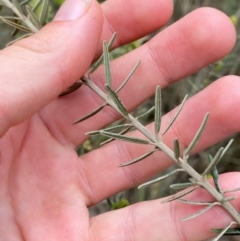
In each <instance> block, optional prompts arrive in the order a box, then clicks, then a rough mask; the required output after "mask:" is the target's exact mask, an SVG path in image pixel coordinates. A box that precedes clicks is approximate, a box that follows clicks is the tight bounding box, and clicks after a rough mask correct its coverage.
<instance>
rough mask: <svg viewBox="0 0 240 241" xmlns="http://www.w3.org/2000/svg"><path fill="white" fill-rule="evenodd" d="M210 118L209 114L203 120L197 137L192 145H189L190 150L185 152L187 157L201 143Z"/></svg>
mask: <svg viewBox="0 0 240 241" xmlns="http://www.w3.org/2000/svg"><path fill="white" fill-rule="evenodd" d="M208 117H209V113H207V114H206V115H205V116H204V118H203V121H202V124H201V126H200V128H199V129H198V131H197V133H196V135H195V136H194V138H193V140H192V141H191V143H190V144H189V146H188V148H187V149H186V150H185V155H186V156H187V155H189V153H190V151H191V150H192V149H193V148H194V147H195V146H196V144H197V142H198V141H199V139H200V137H201V135H202V133H203V131H204V129H205V126H206V124H207V121H208Z"/></svg>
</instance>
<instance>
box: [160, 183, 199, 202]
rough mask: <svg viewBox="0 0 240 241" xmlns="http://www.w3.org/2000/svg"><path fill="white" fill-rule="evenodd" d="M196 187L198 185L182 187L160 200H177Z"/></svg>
mask: <svg viewBox="0 0 240 241" xmlns="http://www.w3.org/2000/svg"><path fill="white" fill-rule="evenodd" d="M197 188H198V186H192V187H189V188H187V189H184V190H182V191H180V192H178V193H176V194H175V195H173V196H171V197H169V198H166V199H165V200H163V201H162V203H166V202H171V201H174V200H177V199H179V198H181V197H183V196H185V195H187V194H188V193H191V192H192V191H194V190H195V189H197Z"/></svg>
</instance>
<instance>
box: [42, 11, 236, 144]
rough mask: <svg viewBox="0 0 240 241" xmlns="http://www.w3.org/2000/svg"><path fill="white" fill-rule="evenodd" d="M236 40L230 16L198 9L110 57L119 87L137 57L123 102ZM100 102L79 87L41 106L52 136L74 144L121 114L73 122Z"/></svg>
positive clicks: (134, 102)
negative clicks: (132, 48) (141, 43)
mask: <svg viewBox="0 0 240 241" xmlns="http://www.w3.org/2000/svg"><path fill="white" fill-rule="evenodd" d="M223 29H224V31H225V32H226V34H225V35H226V36H225V38H224V39H222V38H221V39H220V38H219V37H218V36H219V35H221V34H222V31H223ZM234 43H235V30H234V27H233V26H232V23H231V22H230V20H229V18H228V17H226V16H225V15H224V14H222V13H221V12H219V11H217V10H215V9H211V8H203V9H198V10H196V11H194V12H192V13H190V14H189V15H187V16H186V17H185V18H183V19H181V20H180V21H178V22H176V23H175V24H173V25H172V26H170V27H168V28H167V29H165V30H164V31H162V32H161V33H160V34H158V35H157V36H156V37H155V38H154V39H152V40H151V41H149V42H148V43H147V44H145V45H144V46H142V47H140V48H138V49H137V50H135V51H132V52H131V53H129V54H127V55H125V56H123V57H121V58H119V59H117V60H115V61H113V62H112V65H111V66H112V79H113V86H114V88H117V87H118V86H119V85H120V84H121V82H122V81H123V80H124V79H125V77H126V76H127V75H128V74H129V72H130V70H131V69H132V67H133V66H134V65H135V64H136V62H137V61H138V60H139V59H140V60H141V64H140V66H139V68H138V69H137V71H136V72H135V74H134V75H133V76H132V78H131V80H130V81H129V83H128V84H127V85H126V87H125V88H124V89H123V90H122V91H121V92H120V93H119V95H120V98H121V100H122V102H123V103H124V104H125V105H126V106H127V108H128V109H129V110H132V109H134V108H135V107H136V106H138V105H139V104H140V103H142V102H143V101H144V100H146V99H147V98H149V97H150V96H152V94H153V93H154V91H155V87H156V85H161V87H162V88H164V87H166V86H168V85H169V84H171V83H173V82H175V81H177V80H179V79H181V78H183V77H184V76H187V75H189V74H191V73H193V72H196V71H197V70H200V69H201V68H203V67H204V66H206V65H208V64H209V63H211V62H213V61H216V60H218V59H220V58H222V57H223V56H224V55H226V54H227V53H228V52H229V51H230V50H231V49H232V47H233V45H234ZM103 76H104V73H103V69H102V68H100V69H99V71H97V72H96V74H94V75H92V78H93V80H94V82H95V83H96V84H97V85H99V86H102V85H104V80H103ZM133 97H134V98H133ZM102 103H103V101H102V100H101V99H100V98H98V97H97V96H96V94H95V93H93V92H92V91H91V90H89V89H88V88H87V87H83V88H81V89H80V90H79V91H76V92H75V93H73V94H71V95H69V96H66V97H64V98H62V99H57V100H55V101H54V103H52V104H51V105H49V106H48V107H47V108H46V109H45V110H44V111H43V112H42V118H43V119H44V120H45V121H46V122H47V123H48V127H49V128H50V130H52V132H53V133H54V135H55V137H56V138H58V136H59V132H60V133H61V136H65V138H66V140H67V141H69V142H70V143H73V144H74V145H76V146H77V145H79V144H80V143H81V142H82V141H83V140H84V139H85V138H86V136H85V135H84V134H85V133H86V132H87V131H90V130H94V129H98V128H101V127H103V126H105V125H107V124H109V123H111V122H113V121H114V120H116V119H117V118H119V116H118V115H116V112H115V111H113V110H111V109H109V108H104V109H103V110H102V111H101V112H100V113H99V114H98V115H97V116H95V117H92V118H90V119H88V120H87V121H84V122H82V123H80V124H77V125H74V126H72V123H73V121H75V120H77V119H78V118H79V117H82V116H84V115H86V114H88V113H89V112H91V111H92V110H94V109H95V108H97V107H99V106H100V105H101V104H102ZM69 107H71V108H69ZM96 118H97V120H98V121H96ZM66 140H65V141H66Z"/></svg>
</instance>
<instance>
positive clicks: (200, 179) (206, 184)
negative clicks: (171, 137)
mask: <svg viewBox="0 0 240 241" xmlns="http://www.w3.org/2000/svg"><path fill="white" fill-rule="evenodd" d="M82 81H83V82H84V83H85V84H86V85H87V86H88V87H89V88H91V89H92V90H93V91H94V92H95V93H96V94H97V95H99V96H100V97H101V98H102V99H103V100H104V101H106V102H107V103H108V104H109V105H110V106H111V107H112V108H114V109H115V110H116V111H118V112H119V113H120V111H119V110H118V108H117V107H116V105H115V104H114V103H113V101H112V100H111V99H109V98H108V96H107V95H106V94H105V93H104V92H103V91H102V90H101V89H100V88H99V87H98V86H96V85H95V84H94V83H93V82H92V81H91V80H90V79H88V78H86V77H83V78H82ZM120 114H121V113H120ZM123 117H124V116H123ZM124 118H126V117H124ZM127 119H128V120H129V121H130V122H131V124H132V125H133V126H134V127H135V128H136V129H137V130H139V131H140V132H141V133H142V134H143V135H144V136H145V137H147V138H148V139H149V140H150V141H151V143H152V144H154V145H155V146H156V147H157V148H159V149H160V150H161V151H163V152H164V153H165V154H166V155H167V156H168V157H170V158H171V159H172V160H173V161H174V162H175V163H177V164H178V165H179V166H180V167H181V168H182V169H184V170H185V171H186V172H187V173H188V174H189V175H190V176H191V177H192V178H193V179H194V180H195V181H196V183H197V184H198V185H199V186H201V187H203V188H204V189H205V190H207V191H208V192H209V193H210V194H211V195H212V196H213V197H214V198H215V199H216V200H217V201H218V202H219V203H220V204H221V206H222V207H223V208H224V209H225V210H226V211H227V212H228V213H229V214H230V215H231V216H232V217H233V218H234V219H235V221H236V222H238V224H239V225H240V215H239V213H238V212H237V210H236V209H235V208H234V207H233V206H232V205H231V204H230V203H229V202H228V201H224V196H223V195H222V194H221V193H219V192H218V191H217V190H216V189H215V188H214V187H213V186H212V185H211V184H210V183H209V182H207V181H206V178H205V177H204V176H202V175H200V174H199V173H198V172H196V171H195V170H194V169H193V168H192V167H191V166H190V165H189V164H188V163H187V161H186V159H184V158H178V159H176V158H175V155H174V152H173V151H172V150H171V149H170V148H169V147H168V146H167V145H166V144H164V143H163V142H162V140H158V139H157V138H156V136H155V135H154V134H152V133H151V132H150V131H149V130H148V129H147V128H146V127H145V126H143V125H142V124H141V123H140V122H139V121H138V120H137V119H136V118H134V117H133V116H132V115H130V114H128V117H127Z"/></svg>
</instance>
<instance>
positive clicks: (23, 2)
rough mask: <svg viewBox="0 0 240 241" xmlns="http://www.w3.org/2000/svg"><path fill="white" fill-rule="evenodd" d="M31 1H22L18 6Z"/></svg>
mask: <svg viewBox="0 0 240 241" xmlns="http://www.w3.org/2000/svg"><path fill="white" fill-rule="evenodd" d="M30 1H31V0H25V1H22V2H21V3H20V6H23V5H24V4H27V3H29V2H30Z"/></svg>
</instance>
